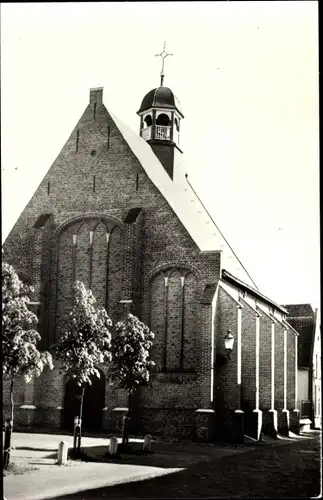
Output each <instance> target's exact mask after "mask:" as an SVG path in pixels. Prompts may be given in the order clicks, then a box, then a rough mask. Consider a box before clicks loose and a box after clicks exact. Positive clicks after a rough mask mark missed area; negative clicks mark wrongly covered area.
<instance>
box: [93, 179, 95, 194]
mask: <svg viewBox="0 0 323 500" xmlns="http://www.w3.org/2000/svg"><path fill="white" fill-rule="evenodd" d="M94 191H95V175H93V193H94Z"/></svg>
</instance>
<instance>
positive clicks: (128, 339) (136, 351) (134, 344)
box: [112, 314, 155, 444]
mask: <svg viewBox="0 0 323 500" xmlns="http://www.w3.org/2000/svg"><path fill="white" fill-rule="evenodd" d="M115 330H116V336H115V338H114V339H113V340H112V356H113V370H112V377H113V378H114V379H115V380H116V381H117V384H118V386H119V387H121V388H123V389H126V390H127V391H128V414H127V417H126V419H125V423H124V430H123V438H122V443H123V444H125V442H126V441H128V421H129V419H130V418H131V412H132V408H131V400H132V395H133V393H134V391H135V390H136V388H137V387H139V386H141V385H147V384H148V383H149V379H150V372H151V370H152V369H153V368H154V366H155V363H154V361H151V360H150V359H149V351H150V349H151V347H152V345H153V342H152V340H153V338H154V334H153V332H151V331H150V329H149V328H148V326H146V325H145V324H144V323H142V322H141V321H139V319H138V318H137V317H136V316H133V315H132V314H128V316H127V318H126V319H125V320H124V321H119V322H118V323H117V324H116V328H115Z"/></svg>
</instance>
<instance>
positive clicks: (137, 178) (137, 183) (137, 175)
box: [136, 174, 139, 191]
mask: <svg viewBox="0 0 323 500" xmlns="http://www.w3.org/2000/svg"><path fill="white" fill-rule="evenodd" d="M138 189H139V174H136V191H138Z"/></svg>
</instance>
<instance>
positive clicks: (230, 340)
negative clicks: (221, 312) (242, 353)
mask: <svg viewBox="0 0 323 500" xmlns="http://www.w3.org/2000/svg"><path fill="white" fill-rule="evenodd" d="M233 345H234V336H233V335H232V333H231V330H228V331H227V334H226V335H225V336H224V347H225V352H226V355H227V357H228V358H229V359H230V354H231V351H232V349H233Z"/></svg>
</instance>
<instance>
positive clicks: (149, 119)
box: [144, 115, 152, 127]
mask: <svg viewBox="0 0 323 500" xmlns="http://www.w3.org/2000/svg"><path fill="white" fill-rule="evenodd" d="M144 123H145V124H146V127H151V124H152V119H151V116H150V115H147V116H145V118H144Z"/></svg>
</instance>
